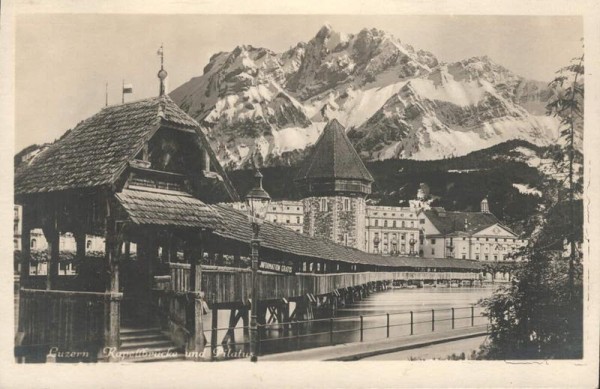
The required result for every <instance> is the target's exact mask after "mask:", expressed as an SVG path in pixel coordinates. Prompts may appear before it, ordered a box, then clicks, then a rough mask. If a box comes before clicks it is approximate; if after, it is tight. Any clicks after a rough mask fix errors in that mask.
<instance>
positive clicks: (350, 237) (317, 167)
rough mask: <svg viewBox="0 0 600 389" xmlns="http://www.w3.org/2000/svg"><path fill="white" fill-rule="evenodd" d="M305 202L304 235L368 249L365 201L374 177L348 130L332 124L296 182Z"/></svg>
mask: <svg viewBox="0 0 600 389" xmlns="http://www.w3.org/2000/svg"><path fill="white" fill-rule="evenodd" d="M295 182H296V186H297V188H298V190H299V191H300V192H301V194H302V197H303V203H304V233H306V234H308V235H310V236H321V237H325V238H328V239H331V240H333V241H335V242H337V243H341V244H345V245H346V246H350V247H355V248H357V249H360V250H364V249H365V220H366V204H365V198H366V197H367V195H368V194H369V193H371V183H372V182H373V177H372V176H371V174H370V173H369V171H368V170H367V168H366V167H365V165H364V164H363V162H362V161H361V159H360V157H359V156H358V153H357V152H356V150H355V149H354V147H353V146H352V144H351V143H350V140H349V139H348V136H347V135H346V131H345V129H344V127H343V126H342V125H341V124H340V123H339V122H338V121H337V120H335V119H334V120H332V121H330V122H329V123H328V124H327V126H326V127H325V129H324V130H323V133H322V134H321V137H320V138H319V139H318V140H317V143H316V144H315V146H314V148H313V150H312V152H311V154H310V155H309V156H308V158H307V159H306V160H305V161H304V164H303V165H302V167H301V168H300V171H299V172H298V176H297V177H296V179H295Z"/></svg>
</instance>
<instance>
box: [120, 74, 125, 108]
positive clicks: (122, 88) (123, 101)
mask: <svg viewBox="0 0 600 389" xmlns="http://www.w3.org/2000/svg"><path fill="white" fill-rule="evenodd" d="M121 104H125V79H123V85H121Z"/></svg>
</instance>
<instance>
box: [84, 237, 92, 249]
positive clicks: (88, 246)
mask: <svg viewBox="0 0 600 389" xmlns="http://www.w3.org/2000/svg"><path fill="white" fill-rule="evenodd" d="M85 248H86V249H88V250H89V249H91V248H92V241H91V239H88V241H87V242H85Z"/></svg>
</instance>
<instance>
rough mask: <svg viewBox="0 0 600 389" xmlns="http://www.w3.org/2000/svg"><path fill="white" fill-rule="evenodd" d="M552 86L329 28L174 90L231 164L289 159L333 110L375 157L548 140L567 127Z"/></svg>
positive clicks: (219, 60)
mask: <svg viewBox="0 0 600 389" xmlns="http://www.w3.org/2000/svg"><path fill="white" fill-rule="evenodd" d="M549 96H550V91H549V90H548V88H547V86H546V84H545V83H542V82H536V81H529V80H525V79H524V78H522V77H520V76H517V75H515V74H514V73H512V72H510V71H509V70H507V69H505V68H503V67H502V66H500V65H497V64H495V63H494V62H493V61H492V60H491V59H490V58H487V57H475V58H470V59H467V60H464V61H460V62H456V63H442V62H440V61H438V59H437V58H436V57H435V56H434V55H433V54H431V53H429V52H425V51H422V50H415V49H414V48H413V47H411V46H410V45H407V44H405V43H403V42H401V41H400V40H399V39H397V38H395V37H394V36H392V35H390V34H388V33H386V32H383V31H380V30H376V29H363V30H362V31H360V32H359V33H358V34H345V33H340V32H336V31H334V30H332V28H331V27H330V26H324V27H322V28H321V29H320V30H319V31H318V33H317V34H316V36H315V37H314V38H312V39H311V40H310V41H308V42H307V43H298V44H297V45H296V46H294V47H292V48H290V49H289V50H287V51H285V52H283V53H275V52H273V51H271V50H268V49H265V48H255V47H252V46H238V47H236V48H235V49H234V50H233V51H231V52H222V53H217V54H215V55H213V56H212V57H211V59H210V61H209V64H208V65H207V66H206V67H205V68H204V74H203V75H202V76H199V77H195V78H193V79H191V80H190V81H188V82H187V83H185V84H183V85H181V86H180V87H179V88H177V89H175V90H174V91H173V92H172V93H171V97H172V98H173V100H174V101H175V102H176V103H178V104H179V105H180V106H181V107H182V108H183V109H184V110H185V111H186V112H188V113H189V114H190V115H191V116H193V117H194V118H196V119H197V120H198V121H200V122H201V123H202V124H203V125H204V126H205V127H206V128H207V130H208V132H209V134H208V135H209V138H210V139H211V140H212V142H213V146H214V147H215V149H216V150H217V152H218V157H219V158H220V159H221V161H222V162H223V163H224V164H225V165H226V166H229V167H240V166H244V165H246V164H247V163H248V161H249V160H250V159H251V158H252V157H253V156H256V157H258V160H259V161H260V162H261V163H263V164H266V165H269V164H271V165H273V164H281V163H290V161H292V160H293V158H291V157H290V156H291V155H294V153H295V154H296V155H301V154H302V151H303V150H304V149H305V148H306V147H307V146H310V145H311V144H313V143H314V142H315V141H316V140H317V138H318V137H319V135H320V133H321V131H322V130H323V128H324V126H325V124H326V122H327V121H328V120H330V119H333V118H335V119H337V120H338V121H339V122H340V123H342V124H343V125H344V126H346V128H347V131H348V134H349V136H350V138H351V139H352V141H353V142H354V144H355V146H356V148H357V150H358V151H359V152H360V153H361V155H362V156H363V157H364V158H365V159H368V160H377V159H388V158H411V159H440V158H445V157H449V156H458V155H464V154H467V153H469V152H471V151H474V150H478V149H482V148H486V147H490V146H492V145H494V144H497V143H501V142H504V141H506V140H510V139H524V140H527V141H530V142H532V143H534V144H538V145H547V144H551V143H553V142H554V141H555V140H556V137H557V136H558V120H556V119H555V118H552V117H548V116H546V115H545V109H544V107H545V103H546V101H547V100H548V98H549Z"/></svg>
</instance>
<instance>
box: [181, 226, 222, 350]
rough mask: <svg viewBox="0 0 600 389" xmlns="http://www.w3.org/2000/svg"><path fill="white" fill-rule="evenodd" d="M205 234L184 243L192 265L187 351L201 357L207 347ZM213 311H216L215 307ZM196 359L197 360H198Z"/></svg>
mask: <svg viewBox="0 0 600 389" xmlns="http://www.w3.org/2000/svg"><path fill="white" fill-rule="evenodd" d="M204 240H205V239H204V233H203V232H200V233H199V234H198V235H197V236H189V237H187V239H186V241H185V242H184V244H185V247H184V257H185V259H186V261H187V262H188V263H189V264H190V293H189V299H188V303H187V308H186V317H187V323H188V331H189V333H190V339H189V340H188V342H187V351H188V352H191V353H193V354H194V355H198V358H199V356H200V355H201V354H202V353H203V351H204V347H205V345H206V338H205V336H204V324H203V323H202V313H203V309H202V292H201V289H202V257H203V256H204ZM213 309H215V308H214V307H213ZM198 358H195V359H198Z"/></svg>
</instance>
